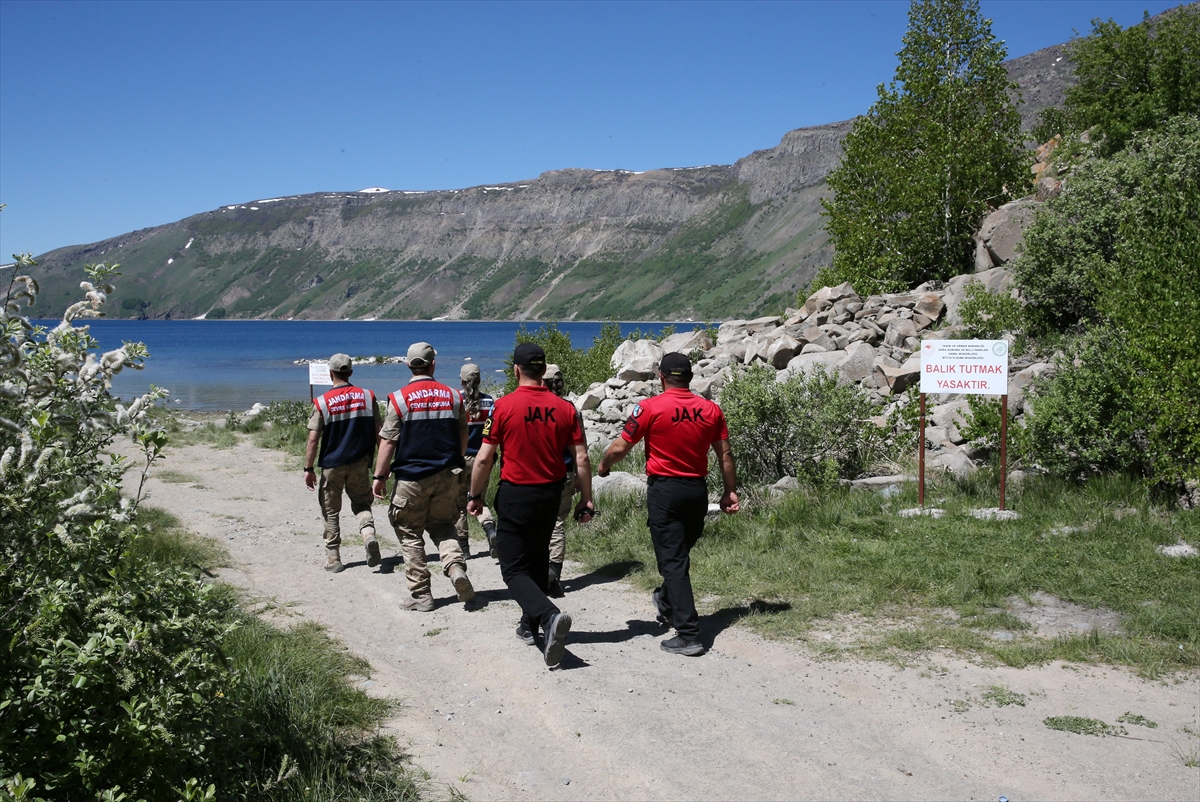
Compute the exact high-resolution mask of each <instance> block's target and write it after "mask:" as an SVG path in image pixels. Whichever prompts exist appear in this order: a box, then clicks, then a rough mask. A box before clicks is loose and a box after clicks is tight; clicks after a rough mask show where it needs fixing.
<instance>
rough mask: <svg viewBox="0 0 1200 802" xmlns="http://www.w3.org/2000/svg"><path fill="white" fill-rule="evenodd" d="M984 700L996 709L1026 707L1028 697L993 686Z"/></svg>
mask: <svg viewBox="0 0 1200 802" xmlns="http://www.w3.org/2000/svg"><path fill="white" fill-rule="evenodd" d="M983 698H984V701H987V702H991V703H992V704H994V705H995V706H996V707H1008V706H1009V705H1018V706H1020V707H1024V706H1025V700H1026V698H1027V697H1026V696H1025V694H1023V693H1017V692H1016V691H1010V690H1009V689H1008V688H1005V687H1003V686H1002V685H993V686H992V687H990V688H988V689H987V690H986V691H984V693H983ZM1119 720H1120V719H1118V721H1119Z"/></svg>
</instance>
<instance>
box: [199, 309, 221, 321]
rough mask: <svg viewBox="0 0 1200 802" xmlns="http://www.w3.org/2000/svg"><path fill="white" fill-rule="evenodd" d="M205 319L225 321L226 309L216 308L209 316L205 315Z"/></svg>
mask: <svg viewBox="0 0 1200 802" xmlns="http://www.w3.org/2000/svg"><path fill="white" fill-rule="evenodd" d="M204 318H205V320H224V319H225V307H223V306H214V307H213V308H212V309H210V310H208V312H207V314H205V315H204Z"/></svg>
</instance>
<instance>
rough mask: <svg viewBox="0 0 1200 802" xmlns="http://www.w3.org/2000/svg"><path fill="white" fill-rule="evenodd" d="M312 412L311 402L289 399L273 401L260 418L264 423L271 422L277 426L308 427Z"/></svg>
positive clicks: (260, 414)
mask: <svg viewBox="0 0 1200 802" xmlns="http://www.w3.org/2000/svg"><path fill="white" fill-rule="evenodd" d="M312 411H313V405H312V402H311V401H301V400H298V399H288V400H286V401H272V402H271V403H270V404H268V405H267V408H266V409H264V410H263V411H262V412H261V413H259V415H258V417H260V418H262V419H263V421H264V422H266V421H270V422H271V423H273V424H275V425H277V426H307V425H308V419H309V416H311V415H312Z"/></svg>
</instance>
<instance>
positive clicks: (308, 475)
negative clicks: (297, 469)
mask: <svg viewBox="0 0 1200 802" xmlns="http://www.w3.org/2000/svg"><path fill="white" fill-rule="evenodd" d="M304 486H305V487H307V488H308V489H309V490H316V489H317V474H316V472H314V471H305V472H304Z"/></svg>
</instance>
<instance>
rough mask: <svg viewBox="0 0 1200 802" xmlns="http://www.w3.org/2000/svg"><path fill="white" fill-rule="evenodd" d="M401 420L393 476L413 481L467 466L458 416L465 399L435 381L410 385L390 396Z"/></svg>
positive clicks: (427, 380) (390, 401) (389, 401)
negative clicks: (463, 453)
mask: <svg viewBox="0 0 1200 802" xmlns="http://www.w3.org/2000/svg"><path fill="white" fill-rule="evenodd" d="M388 403H389V404H391V406H392V409H394V410H395V411H396V414H397V415H398V416H399V418H400V439H399V441H398V442H397V444H396V458H395V459H394V460H393V461H392V473H394V474H396V478H397V479H404V480H407V481H414V480H417V479H424V478H425V477H426V476H432V475H433V474H435V473H437V472H438V471H444V470H446V469H447V468H462V467H463V466H464V465H466V462H465V461H464V460H463V455H462V440H461V436H460V435H459V433H458V431H459V430H458V416H459V414H460V412H461V410H462V396H461V395H460V394H459V392H458V391H457V390H452V389H450V388H449V387H447V386H446V385H444V384H442V383H441V382H437V381H433V380H432V379H426V380H418V381H414V382H410V383H409V384H406V385H405V386H403V387H401V388H400V389H399V390H397V391H396V392H394V393H392V394H391V395H389V396H388Z"/></svg>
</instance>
